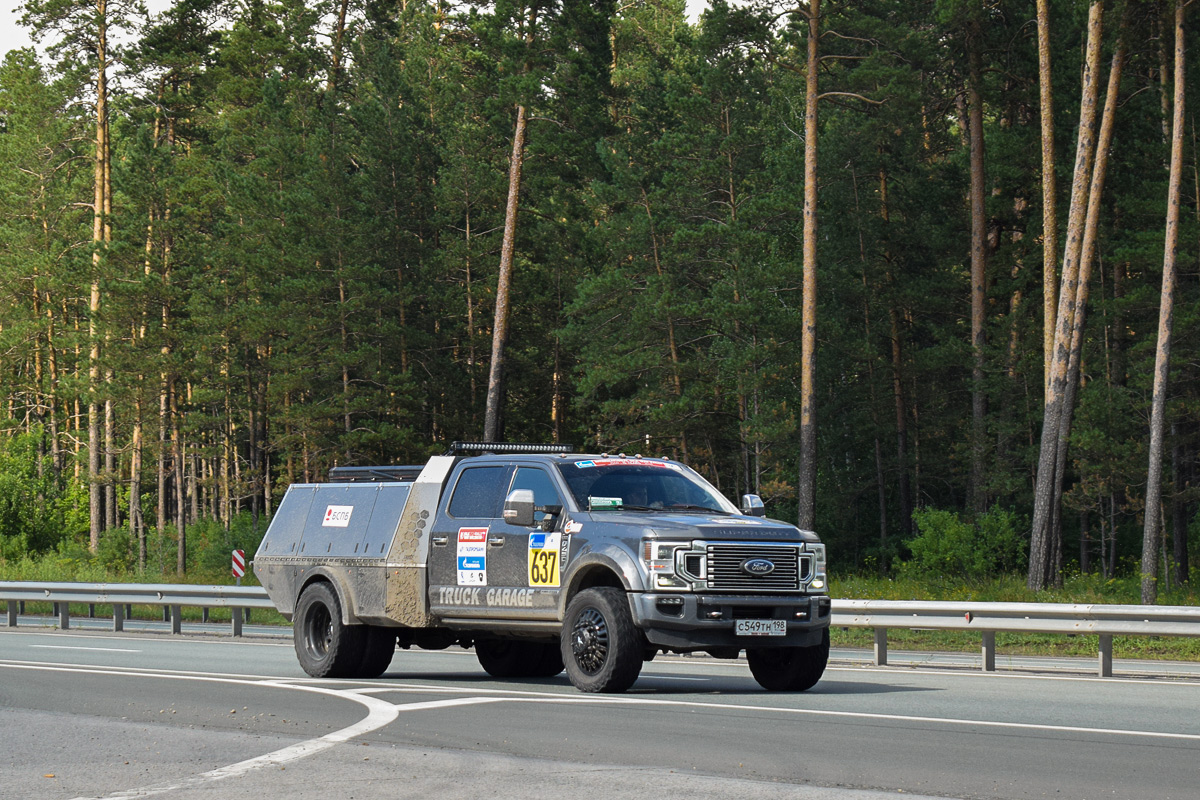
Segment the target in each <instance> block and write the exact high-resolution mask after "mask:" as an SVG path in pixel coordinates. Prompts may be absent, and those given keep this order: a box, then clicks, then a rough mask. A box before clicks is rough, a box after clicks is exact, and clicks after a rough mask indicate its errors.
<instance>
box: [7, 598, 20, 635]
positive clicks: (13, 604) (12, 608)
mask: <svg viewBox="0 0 1200 800" xmlns="http://www.w3.org/2000/svg"><path fill="white" fill-rule="evenodd" d="M19 606H20V604H19V603H18V602H17V601H16V600H9V601H8V627H10V628H15V627H17V608H18V607H19Z"/></svg>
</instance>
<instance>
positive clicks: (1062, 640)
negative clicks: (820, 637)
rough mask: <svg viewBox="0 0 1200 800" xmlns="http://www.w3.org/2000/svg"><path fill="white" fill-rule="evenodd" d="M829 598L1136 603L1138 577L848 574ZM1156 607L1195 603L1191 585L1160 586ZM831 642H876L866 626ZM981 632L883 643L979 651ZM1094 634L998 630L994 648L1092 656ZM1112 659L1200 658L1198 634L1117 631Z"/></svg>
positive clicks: (903, 635)
mask: <svg viewBox="0 0 1200 800" xmlns="http://www.w3.org/2000/svg"><path fill="white" fill-rule="evenodd" d="M830 589H831V592H830V593H831V594H832V596H833V597H843V598H848V599H856V600H936V601H973V602H981V603H1081V604H1109V605H1113V604H1116V605H1137V604H1139V603H1140V596H1141V585H1140V583H1139V581H1138V579H1137V578H1136V577H1122V578H1113V579H1107V580H1106V579H1104V578H1101V577H1099V576H1096V575H1072V576H1068V577H1066V578H1064V580H1063V586H1062V588H1061V589H1050V590H1046V591H1043V592H1031V591H1029V589H1028V588H1027V587H1026V585H1025V578H1024V577H1023V576H1013V575H1010V576H1002V577H998V578H993V579H991V580H988V581H984V582H978V583H975V584H963V583H958V584H955V583H950V582H940V581H937V580H928V581H922V580H917V579H913V578H908V579H892V578H877V577H870V576H861V575H848V576H842V577H837V576H834V577H833V578H832V579H831V580H830ZM1159 604H1160V605H1177V606H1194V605H1200V593H1198V592H1197V589H1196V587H1195V585H1192V586H1190V587H1189V586H1184V587H1182V588H1180V587H1172V589H1170V590H1169V591H1168V590H1161V591H1160V592H1159ZM830 642H831V644H832V645H833V646H834V647H866V648H869V647H871V646H872V645H873V643H874V634H873V632H872V630H871V629H869V628H834V629H833V630H832V631H831V632H830ZM981 646H982V642H981V639H980V635H979V634H978V633H971V632H968V631H962V632H959V631H928V630H924V631H922V630H918V631H913V630H907V629H903V628H890V629H888V647H889V648H891V649H895V650H918V651H940V652H962V653H969V652H974V653H977V652H979V650H980V648H981ZM1099 648H1100V645H1099V640H1098V638H1097V637H1096V636H1071V635H1056V634H1035V633H997V634H996V652H997V653H998V654H1007V655H1039V656H1088V657H1090V656H1095V655H1096V654H1097V652H1098V651H1099ZM1113 656H1114V657H1115V658H1139V659H1161V660H1170V661H1200V637H1198V638H1192V637H1185V636H1169V637H1151V636H1116V637H1114V638H1113Z"/></svg>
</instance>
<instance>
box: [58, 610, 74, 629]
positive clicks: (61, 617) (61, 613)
mask: <svg viewBox="0 0 1200 800" xmlns="http://www.w3.org/2000/svg"><path fill="white" fill-rule="evenodd" d="M58 627H60V628H62V629H63V630H64V631H65V630H66V629H67V628H69V627H71V604H70V603H59V604H58Z"/></svg>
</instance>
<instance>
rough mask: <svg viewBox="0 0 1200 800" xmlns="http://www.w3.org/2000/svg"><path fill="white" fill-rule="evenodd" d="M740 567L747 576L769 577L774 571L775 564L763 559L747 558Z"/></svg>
mask: <svg viewBox="0 0 1200 800" xmlns="http://www.w3.org/2000/svg"><path fill="white" fill-rule="evenodd" d="M741 566H742V572H745V573H746V574H747V575H759V576H761V575H770V574H771V573H772V572H774V571H775V562H774V561H768V560H767V559H765V558H747V559H746V560H745V561H743V562H742V565H741Z"/></svg>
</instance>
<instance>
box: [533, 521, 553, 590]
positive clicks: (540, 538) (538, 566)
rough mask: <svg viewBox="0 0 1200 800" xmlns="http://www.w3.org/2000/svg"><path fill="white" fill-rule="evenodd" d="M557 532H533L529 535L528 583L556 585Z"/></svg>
mask: <svg viewBox="0 0 1200 800" xmlns="http://www.w3.org/2000/svg"><path fill="white" fill-rule="evenodd" d="M558 538H559V535H558V534H557V533H554V534H550V535H546V534H544V533H535V534H533V535H531V536H530V537H529V585H530V586H558V585H559V579H558V574H559V563H558V545H559V543H558V541H557V540H558Z"/></svg>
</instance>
